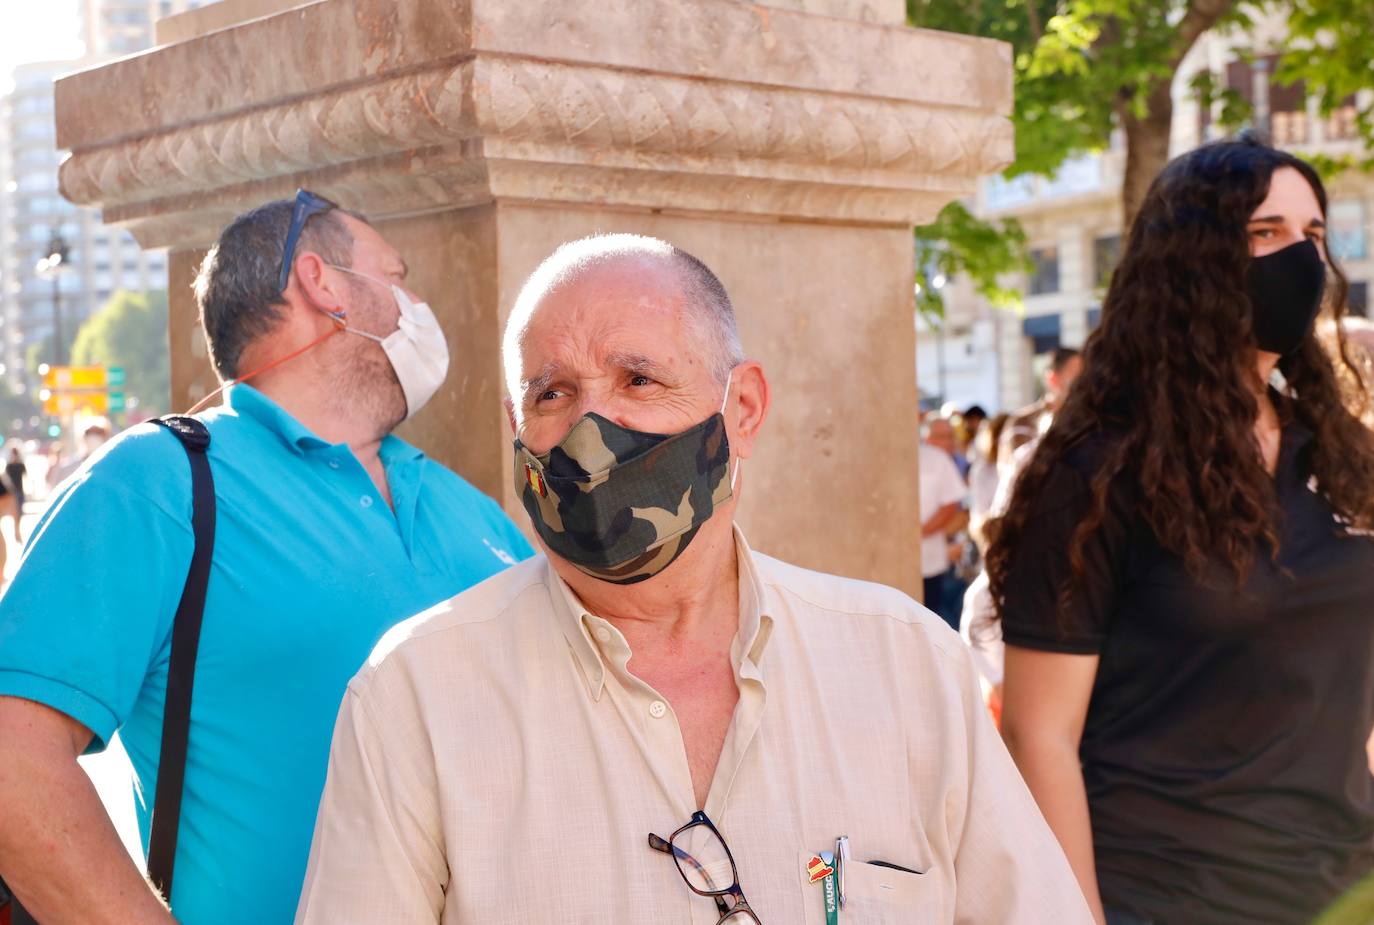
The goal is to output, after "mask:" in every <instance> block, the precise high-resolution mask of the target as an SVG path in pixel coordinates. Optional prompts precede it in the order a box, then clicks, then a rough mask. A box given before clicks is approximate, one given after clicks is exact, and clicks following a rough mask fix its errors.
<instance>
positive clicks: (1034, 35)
mask: <svg viewBox="0 0 1374 925" xmlns="http://www.w3.org/2000/svg"><path fill="white" fill-rule="evenodd" d="M1035 4H1036V0H1026V21H1027V22H1028V23H1029V25H1030V33H1031V45H1032V46H1034V45H1035V43H1036V42H1038V41H1040V36H1041V35H1042V34H1044V29H1042V28H1041V26H1040V11H1039V10H1037V9H1036V8H1035Z"/></svg>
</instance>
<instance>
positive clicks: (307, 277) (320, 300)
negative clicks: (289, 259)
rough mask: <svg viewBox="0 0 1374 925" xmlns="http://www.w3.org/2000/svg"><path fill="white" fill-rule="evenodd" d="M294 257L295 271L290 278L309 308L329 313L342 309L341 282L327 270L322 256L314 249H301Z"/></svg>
mask: <svg viewBox="0 0 1374 925" xmlns="http://www.w3.org/2000/svg"><path fill="white" fill-rule="evenodd" d="M295 259H296V266H295V272H294V273H292V274H291V279H292V281H293V282H294V284H295V287H296V291H297V292H298V293H300V296H301V299H302V300H304V301H305V303H306V304H307V305H308V306H310V307H311V308H315V309H318V310H320V311H323V312H327V313H330V314H332V313H334V312H337V311H339V310H341V309H343V308H344V299H343V295H344V293H343V291H342V288H341V283H340V282H339V280H338V276H337V275H334V274H330V273H328V272H327V270H328V269H329V265H328V264H327V263H325V262H324V258H323V257H321V256H320V255H319V254H317V253H315V252H314V251H301V252H299V253H297V254H296V258H295ZM288 288H290V287H289V286H288Z"/></svg>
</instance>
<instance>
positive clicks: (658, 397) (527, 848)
mask: <svg viewBox="0 0 1374 925" xmlns="http://www.w3.org/2000/svg"><path fill="white" fill-rule="evenodd" d="M505 361H506V373H507V380H508V385H509V388H510V392H511V402H512V403H511V420H512V424H513V426H514V429H515V433H516V435H517V441H516V444H515V454H514V467H515V479H516V486H517V490H518V491H519V493H520V496H521V499H522V502H523V504H524V507H525V510H526V511H527V512H528V514H529V515H530V518H531V522H532V524H533V526H534V529H535V531H536V533H537V534H538V536H539V539H540V541H541V543H542V545H543V547H544V550H545V552H546V554H547V557H546V558H545V557H537V558H535V559H533V560H531V561H529V562H526V563H523V564H521V565H519V566H516V567H515V568H513V569H510V570H508V571H507V572H505V573H504V574H502V575H500V576H497V577H496V578H494V579H492V580H490V581H487V582H485V583H483V584H482V585H480V586H478V587H477V588H475V589H473V590H471V591H469V592H468V593H466V594H464V595H460V596H459V597H457V598H455V599H454V600H452V601H450V602H449V603H447V604H445V605H441V606H440V607H438V608H436V609H435V610H433V611H431V612H430V613H428V614H426V615H423V616H421V617H420V618H418V619H416V620H415V621H412V622H409V623H407V624H404V625H403V627H399V628H397V629H396V630H394V631H393V632H392V633H391V634H389V635H388V637H387V638H386V639H384V640H383V642H382V644H381V645H380V646H379V647H378V650H377V651H376V652H375V653H374V655H373V658H372V659H371V660H370V661H369V664H368V665H367V666H366V667H365V668H364V670H363V671H362V672H361V673H360V674H359V675H358V677H357V678H355V679H354V681H353V682H352V683H351V684H350V686H349V691H348V693H347V694H346V696H345V699H344V704H343V707H342V710H341V712H340V717H339V723H338V726H337V729H336V732H335V740H334V747H333V752H332V755H331V759H330V771H329V780H328V783H327V784H326V787H325V796H324V799H323V802H322V805H321V809H320V817H319V821H318V823H317V825H316V833H315V845H314V849H313V853H312V859H311V865H310V870H309V872H308V874H307V877H306V886H305V889H304V891H303V895H302V898H301V906H300V910H299V912H298V915H297V922H298V923H306V925H334V923H338V922H353V923H397V925H400V923H405V925H414V923H418V922H443V923H469V922H471V923H478V922H480V923H484V925H485V923H522V925H524V923H554V922H557V923H564V922H597V923H601V922H665V923H667V922H672V923H687V922H693V923H705V925H712V923H715V922H717V921H719V920H722V919H728V920H729V923H730V925H748V923H749V922H752V921H758V920H762V921H764V922H768V923H770V925H799V923H800V925H806V923H816V925H821V923H822V922H825V921H827V920H828V921H832V922H833V921H836V919H835V918H830V917H829V916H830V915H832V914H833V915H835V916H838V917H839V919H843V920H847V921H851V922H866V923H871V922H899V921H900V922H909V921H922V922H927V921H928V922H953V921H958V922H997V923H1009V922H1054V923H1056V925H1058V923H1085V922H1088V921H1090V919H1089V914H1088V912H1087V908H1086V905H1085V904H1084V901H1083V899H1082V897H1081V895H1080V894H1079V891H1078V888H1077V886H1076V885H1075V883H1074V880H1073V876H1072V874H1071V873H1070V872H1069V868H1068V865H1067V863H1066V862H1065V860H1064V857H1063V854H1062V853H1061V852H1060V850H1059V847H1058V845H1057V844H1056V843H1055V840H1054V838H1053V836H1052V835H1051V834H1050V832H1049V829H1048V828H1047V827H1046V825H1045V823H1044V821H1043V820H1042V819H1041V817H1040V814H1039V812H1038V811H1037V809H1036V807H1035V804H1034V803H1033V802H1032V800H1031V798H1030V796H1029V794H1028V792H1027V791H1026V788H1025V786H1024V785H1023V784H1022V783H1021V780H1020V778H1019V777H1018V776H1017V774H1016V771H1015V769H1014V768H1013V767H1012V764H1011V761H1010V759H1009V757H1008V756H1007V753H1006V751H1005V750H1004V749H1003V747H1002V744H1001V742H1000V741H999V739H998V738H997V734H996V732H994V731H993V728H992V725H991V723H990V722H989V720H988V718H987V716H986V714H985V711H984V710H983V708H982V705H981V704H980V703H979V701H978V694H977V690H976V685H975V682H974V676H973V671H972V669H971V667H970V664H969V659H968V656H967V655H966V654H965V652H964V651H963V647H962V645H961V644H960V642H959V640H958V638H957V637H956V636H955V635H954V634H953V633H951V632H950V631H949V630H948V628H946V627H945V626H943V625H942V624H941V623H940V622H939V620H937V619H936V618H935V617H933V616H932V615H930V614H929V613H927V612H926V611H924V610H923V609H922V608H921V607H919V606H918V605H916V604H915V603H914V602H913V601H911V600H910V599H909V598H907V597H906V596H904V595H902V594H901V593H899V592H897V591H893V590H891V589H889V588H884V587H880V586H877V585H871V584H866V583H864V582H859V581H850V580H846V579H841V578H833V577H829V576H826V575H820V574H816V573H813V572H808V571H805V570H802V569H799V568H794V567H792V566H789V565H786V564H784V563H782V562H778V561H775V560H773V559H769V558H767V557H765V556H762V555H758V554H756V553H754V552H752V551H751V550H750V549H749V547H748V545H747V544H746V543H745V540H744V537H743V536H742V534H741V533H740V532H739V531H738V530H737V529H735V528H734V527H733V526H732V518H733V515H734V511H735V507H736V503H737V499H738V498H739V496H740V494H741V493H742V492H743V491H744V489H745V484H746V482H747V480H748V470H749V467H748V463H747V460H748V459H749V458H750V457H751V456H753V454H754V449H755V445H756V442H757V440H758V439H759V435H760V433H761V430H762V427H763V424H764V420H765V418H766V417H767V413H768V406H769V388H768V381H767V379H766V378H765V376H764V371H763V368H762V366H760V365H759V364H758V363H757V362H754V361H750V360H746V359H744V356H743V353H742V351H741V348H740V344H739V338H738V335H737V333H736V329H735V321H734V315H733V312H732V309H731V307H730V301H729V299H728V297H727V296H726V293H725V290H724V289H723V287H722V286H721V284H720V282H719V281H718V280H717V279H716V277H715V276H714V275H713V274H712V273H711V272H710V270H708V269H707V268H706V267H705V266H704V265H703V264H701V263H700V262H699V261H697V260H696V259H695V258H693V257H691V256H689V255H688V254H686V253H684V252H682V251H680V250H678V249H676V248H674V247H671V246H669V245H667V244H665V243H663V242H661V241H655V240H652V239H646V238H639V237H635V236H628V235H616V236H607V237H599V238H592V239H587V240H583V241H579V242H576V243H573V244H570V245H566V246H564V247H563V248H561V249H560V250H559V251H558V252H556V253H555V254H554V255H553V256H552V257H551V258H549V259H548V260H547V261H546V262H545V263H544V264H543V265H542V266H541V267H540V268H539V269H538V270H537V271H536V272H535V273H534V275H533V276H532V277H531V278H530V280H529V282H528V283H527V284H526V285H525V288H524V289H523V291H522V292H521V294H520V296H519V298H518V300H517V302H516V304H515V306H514V310H513V313H512V316H511V319H510V322H509V326H508V328H507V332H506V339H505ZM798 465H801V466H804V465H805V460H804V459H801V460H799V461H798ZM856 477H858V474H856ZM794 501H795V503H798V504H804V503H806V502H805V499H804V498H796V499H794ZM818 529H825V528H824V526H819V527H818ZM880 537H881V531H879V532H878V533H877V534H875V541H879V542H880V541H881V539H880ZM835 539H836V541H837V542H846V541H858V539H859V538H857V537H852V538H845V537H836V538H835ZM732 860H733V863H731V862H732ZM827 907H829V908H830V910H831V911H830V912H829V913H828V912H827V911H826V910H827Z"/></svg>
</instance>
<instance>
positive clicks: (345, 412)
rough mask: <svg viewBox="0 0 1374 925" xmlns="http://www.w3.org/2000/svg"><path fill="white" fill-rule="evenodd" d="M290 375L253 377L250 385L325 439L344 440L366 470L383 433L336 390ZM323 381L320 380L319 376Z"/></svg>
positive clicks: (380, 443) (330, 440) (372, 460)
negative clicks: (308, 384) (327, 390)
mask: <svg viewBox="0 0 1374 925" xmlns="http://www.w3.org/2000/svg"><path fill="white" fill-rule="evenodd" d="M293 378H294V377H290V378H288V377H271V378H269V377H266V376H264V377H263V379H262V381H259V380H258V379H254V380H253V383H252V384H253V387H254V388H256V389H257V390H258V391H259V392H261V393H262V394H264V395H266V396H267V397H268V398H270V399H272V401H274V402H276V403H277V405H279V406H280V407H281V408H282V410H284V411H285V412H286V413H287V414H289V415H291V416H292V417H293V418H295V419H296V420H297V421H298V422H299V423H300V424H301V425H302V426H303V427H305V428H306V429H307V430H309V431H310V432H311V433H312V434H314V435H315V436H317V437H319V438H320V439H321V440H324V441H326V442H327V443H342V444H346V445H347V446H348V448H349V449H350V450H352V451H353V455H354V456H356V457H357V459H358V461H359V462H360V463H362V464H363V468H365V469H368V470H369V472H370V471H371V470H372V468H373V467H374V466H375V465H376V464H377V463H378V461H379V457H378V452H379V450H380V447H381V445H382V438H383V437H384V436H385V435H384V434H379V433H378V432H377V426H376V424H375V423H374V422H372V421H370V420H361V419H360V417H361V416H360V415H359V414H358V411H359V410H360V409H358V408H357V407H349V405H348V403H347V402H345V401H343V400H341V399H340V397H339V396H338V395H337V394H336V393H322V392H321V390H319V389H315V388H310V387H305V386H303V385H302V384H301V383H300V382H298V381H292V379H293ZM321 381H323V380H321Z"/></svg>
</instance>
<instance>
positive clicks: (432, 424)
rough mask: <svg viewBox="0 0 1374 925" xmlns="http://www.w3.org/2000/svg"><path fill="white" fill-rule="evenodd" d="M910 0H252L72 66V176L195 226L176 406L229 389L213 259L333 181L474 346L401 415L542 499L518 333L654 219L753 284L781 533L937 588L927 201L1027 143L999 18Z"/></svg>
mask: <svg viewBox="0 0 1374 925" xmlns="http://www.w3.org/2000/svg"><path fill="white" fill-rule="evenodd" d="M903 8H904V4H902V3H900V2H892V0H772V2H770V3H767V4H758V3H747V2H743V0H558V2H548V0H545V2H538V0H531V2H521V3H512V2H510V0H316V2H312V3H297V4H293V3H290V2H287V0H226V2H225V3H223V4H220V5H219V9H216V7H214V6H212V7H207V8H205V9H204V10H197V11H194V13H193V14H188V16H187V17H177V18H174V19H172V20H169V21H167V22H166V23H164V24H163V26H162V33H161V34H162V38H163V39H164V40H166V41H168V42H169V44H167V45H166V46H164V47H160V48H157V49H154V50H152V51H150V52H148V53H145V54H142V55H137V56H133V57H131V58H127V59H122V60H120V61H116V62H113V63H110V64H108V65H105V66H103V67H101V68H99V69H95V70H92V71H87V72H84V73H80V74H77V75H73V76H72V77H69V78H66V79H64V80H62V81H60V82H59V83H58V85H57V91H56V94H57V100H56V103H57V120H58V135H59V145H60V146H61V147H64V148H67V149H70V150H71V151H72V156H71V157H70V158H69V159H68V161H67V162H66V163H65V164H64V165H63V168H62V172H61V184H62V190H63V193H64V195H66V196H67V197H68V198H69V199H71V200H72V201H73V202H77V203H79V204H82V205H92V206H98V207H99V208H101V209H102V210H103V215H104V218H105V219H106V221H107V222H111V223H114V224H117V225H120V226H122V227H125V228H127V229H129V230H130V231H131V232H132V233H133V234H134V235H135V236H136V237H137V238H138V240H139V241H140V242H141V243H143V244H144V245H145V246H170V247H171V248H173V253H172V257H171V263H170V267H171V269H170V277H171V287H172V291H171V303H172V312H171V322H170V332H169V336H170V339H171V344H172V352H173V354H172V359H173V404H174V406H176V407H186V406H188V405H189V404H190V403H191V402H192V401H194V400H195V399H196V398H198V397H199V396H200V395H202V394H204V393H206V392H208V391H209V390H210V389H211V388H213V387H214V385H215V382H214V376H213V374H212V372H211V371H210V369H209V363H208V358H207V356H206V353H205V350H204V344H203V342H202V341H200V340H198V338H199V333H198V330H197V328H198V325H197V323H196V317H195V309H194V306H193V305H192V303H191V293H190V289H189V283H190V279H191V277H192V275H193V274H194V272H195V268H196V266H197V265H198V264H199V262H200V259H201V256H202V255H203V253H204V250H205V248H207V247H208V246H209V245H210V244H211V243H212V242H213V241H214V239H215V238H216V237H217V235H218V234H219V231H220V230H221V228H222V227H223V226H224V225H225V224H226V223H227V222H228V221H229V220H230V219H231V218H232V217H233V216H234V215H236V214H237V213H239V212H241V211H243V210H244V209H246V208H249V207H251V206H253V205H257V204H259V203H261V202H263V201H265V200H268V199H272V198H277V197H284V196H290V195H291V194H292V193H293V192H294V190H295V189H296V187H298V186H305V187H308V188H310V189H313V190H315V191H317V192H319V193H321V194H323V195H326V196H329V197H331V198H333V199H335V200H336V201H338V202H340V203H341V204H343V205H346V206H348V207H350V208H353V209H357V210H360V211H363V212H365V213H367V214H369V215H370V216H371V217H372V218H373V220H374V222H375V223H376V224H377V226H378V227H379V228H380V229H381V230H382V231H383V233H384V234H385V235H387V237H388V238H390V239H391V240H392V241H393V242H394V243H396V244H397V246H398V247H400V248H401V250H402V251H403V252H404V253H405V254H406V256H407V259H408V260H409V262H410V265H411V267H412V281H413V286H414V288H415V289H416V290H417V291H418V292H419V293H421V294H422V295H424V296H425V297H426V299H427V300H428V301H429V303H430V304H431V305H432V306H433V307H434V310H435V313H436V314H437V315H438V317H439V319H440V321H441V322H442V324H443V325H444V328H445V331H446V332H447V335H448V337H449V342H450V349H451V353H452V355H453V364H452V371H451V373H450V376H449V380H448V381H447V382H446V383H445V385H444V386H443V388H442V389H441V390H440V392H439V394H438V395H437V396H436V397H435V399H434V401H433V402H432V403H431V404H430V405H429V406H427V407H426V408H425V409H424V410H423V411H422V412H421V413H420V414H419V415H417V416H416V418H415V420H413V421H410V422H407V423H406V424H405V425H403V427H402V431H401V432H402V434H403V435H404V436H406V437H408V438H410V439H412V440H413V441H415V442H416V443H417V444H419V445H420V446H421V447H423V448H424V449H425V450H426V451H428V452H429V453H431V454H432V455H433V456H434V457H435V458H436V459H438V460H440V461H441V462H444V463H446V464H448V465H451V466H453V467H454V468H455V469H457V470H458V471H459V472H461V473H462V474H463V475H465V476H466V477H467V478H468V479H469V480H471V481H472V482H473V483H474V484H476V485H477V486H478V487H479V488H481V489H482V490H483V491H486V492H488V493H489V494H491V495H492V496H494V497H498V498H501V499H502V501H503V503H505V505H506V506H507V508H508V509H511V510H512V513H513V514H514V515H516V519H517V522H521V521H523V519H524V518H523V515H522V513H521V512H520V511H518V510H515V497H514V493H513V488H512V486H510V484H509V471H510V452H511V450H510V440H511V434H510V432H509V427H508V425H507V423H506V420H505V413H504V410H503V409H502V406H501V402H500V398H501V395H502V389H503V382H502V377H501V374H500V369H499V362H500V359H499V338H500V333H501V327H502V324H503V322H504V319H505V315H506V312H508V311H509V308H510V305H511V304H512V302H513V300H514V298H515V294H516V292H517V291H518V289H519V287H520V285H521V283H522V282H523V280H524V278H525V276H526V275H527V274H528V273H529V271H530V270H531V269H533V268H534V266H535V265H536V264H537V263H538V261H539V260H541V259H542V258H543V257H545V256H546V255H547V254H548V253H550V252H551V251H552V250H553V249H554V248H555V247H556V246H557V245H558V244H560V243H562V242H563V241H565V240H568V239H571V238H575V237H579V236H581V235H585V234H589V233H593V232H598V231H621V230H624V231H637V232H641V233H646V234H652V235H656V236H658V237H662V238H664V239H666V240H669V241H672V242H673V243H675V244H678V245H680V246H682V247H684V248H686V249H687V250H689V251H692V252H693V253H696V254H697V255H698V256H699V257H701V258H702V259H704V260H705V261H706V262H707V263H708V264H710V265H711V266H712V267H713V268H714V269H715V270H716V271H717V272H718V273H719V274H720V275H721V277H722V279H723V280H724V282H725V283H726V285H727V287H728V288H729V289H730V291H731V294H732V296H733V297H734V299H735V302H736V306H737V311H738V314H739V318H740V326H741V329H742V333H743V336H744V339H745V343H746V347H747V348H748V350H749V351H750V353H751V354H752V355H754V356H756V357H758V358H760V359H761V360H762V361H763V363H764V365H765V368H766V369H767V371H768V373H769V377H770V380H771V382H772V384H773V393H774V400H775V405H774V411H773V416H772V418H771V420H770V421H769V424H768V427H767V430H766V432H765V434H764V437H763V440H762V442H761V444H760V446H759V448H758V455H757V457H756V458H755V459H752V460H750V462H749V463H748V464H747V466H746V469H745V473H744V475H743V476H742V478H744V480H745V489H744V497H743V502H742V507H741V511H740V517H741V520H742V521H743V523H744V524H745V526H746V528H747V529H748V531H749V534H750V537H751V539H752V540H753V541H754V542H755V543H756V545H757V546H758V548H760V549H761V550H763V551H766V552H770V553H773V554H775V555H778V556H780V557H781V558H784V559H787V560H789V561H793V562H797V563H799V564H801V565H806V566H810V567H813V568H819V569H823V570H826V571H831V572H837V573H840V574H846V575H853V576H856V577H862V578H871V579H876V580H879V581H884V582H887V583H889V584H894V585H897V586H899V587H902V588H904V589H906V590H908V591H910V592H912V593H919V590H920V582H919V580H918V579H919V547H920V543H919V514H918V511H917V499H918V494H917V491H916V478H917V472H916V455H917V454H916V432H915V426H914V420H915V413H914V412H915V401H916V386H915V368H914V366H915V364H914V353H915V345H914V329H913V324H912V311H913V306H912V304H911V303H912V297H911V286H912V277H913V254H912V242H911V236H910V229H911V226H912V225H913V224H915V223H921V222H926V221H929V220H930V219H931V218H932V217H933V216H934V215H935V213H936V211H937V210H938V209H939V208H940V207H941V206H943V205H944V204H945V203H946V202H948V201H949V200H950V199H952V198H954V197H956V196H960V195H964V194H966V193H969V192H971V191H972V189H973V187H974V183H975V181H976V179H977V178H978V177H979V176H980V175H983V174H986V173H990V172H993V171H996V170H998V169H1000V168H1001V167H1002V166H1004V165H1005V164H1006V163H1008V162H1009V161H1010V160H1011V157H1012V148H1011V139H1012V135H1011V126H1010V122H1009V120H1008V116H1009V114H1010V111H1011V58H1010V50H1009V48H1008V46H1006V45H1005V44H1003V43H998V42H991V41H987V40H982V39H974V38H969V37H965V36H954V35H946V34H942V33H936V32H929V31H921V30H913V29H908V28H905V27H904V26H902V25H901V22H902V10H903Z"/></svg>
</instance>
